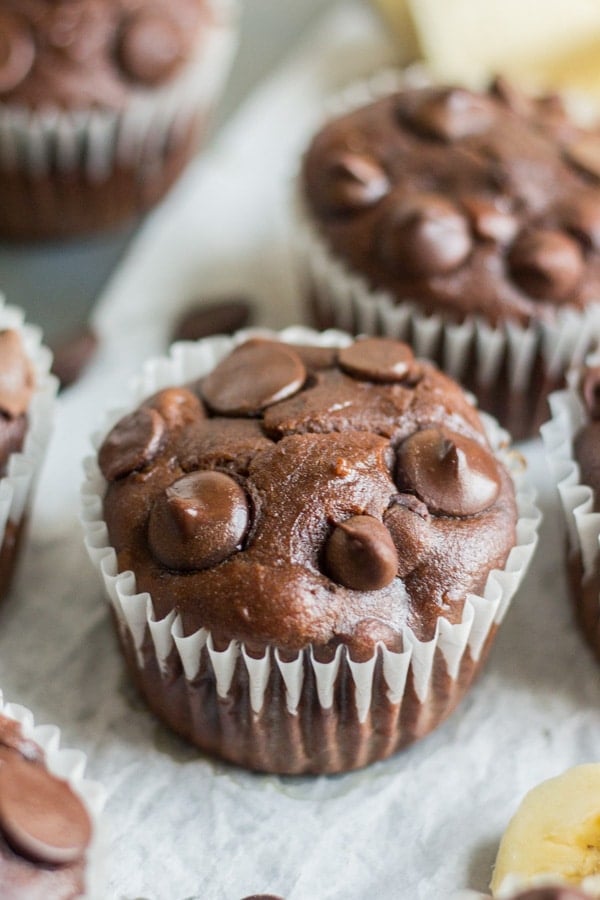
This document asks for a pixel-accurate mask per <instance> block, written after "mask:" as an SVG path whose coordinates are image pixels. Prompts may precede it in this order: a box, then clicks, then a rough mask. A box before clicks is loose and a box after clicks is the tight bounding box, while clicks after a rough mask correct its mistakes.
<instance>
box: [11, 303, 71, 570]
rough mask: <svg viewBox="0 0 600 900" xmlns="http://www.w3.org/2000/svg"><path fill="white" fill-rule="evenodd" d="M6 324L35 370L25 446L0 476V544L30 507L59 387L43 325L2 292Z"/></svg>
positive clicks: (14, 454) (12, 456) (50, 429)
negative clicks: (26, 321) (27, 320)
mask: <svg viewBox="0 0 600 900" xmlns="http://www.w3.org/2000/svg"><path fill="white" fill-rule="evenodd" d="M6 328H13V329H15V330H16V331H18V332H19V333H20V335H21V337H22V339H23V345H24V347H25V352H26V353H27V355H28V357H29V359H30V360H31V363H32V365H33V368H34V372H35V389H34V392H33V395H32V397H31V401H30V404H29V408H28V411H27V419H28V426H27V433H26V435H25V441H24V444H23V449H22V451H21V452H20V453H12V454H11V455H10V457H9V460H8V465H7V469H6V475H5V476H4V477H3V478H0V548H1V547H2V545H3V543H4V538H5V535H6V530H7V526H8V523H9V522H10V523H12V525H14V526H19V525H20V524H21V522H22V521H23V519H24V517H25V516H26V515H27V513H28V511H29V507H30V504H31V500H32V496H33V491H34V488H35V484H36V480H37V477H38V475H39V472H40V469H41V465H42V462H43V460H44V455H45V453H46V447H47V445H48V441H49V439H50V434H51V431H52V424H53V417H54V401H55V398H56V393H57V389H58V381H57V379H56V378H55V377H54V375H51V374H50V366H51V364H52V354H51V353H50V350H48V348H47V347H45V346H43V344H42V343H41V340H42V333H41V331H40V329H39V328H37V327H35V326H34V325H27V324H24V313H23V311H22V310H21V309H18V308H17V307H15V306H5V304H4V299H3V298H2V295H0V330H4V329H6ZM1 574H2V573H0V575H1Z"/></svg>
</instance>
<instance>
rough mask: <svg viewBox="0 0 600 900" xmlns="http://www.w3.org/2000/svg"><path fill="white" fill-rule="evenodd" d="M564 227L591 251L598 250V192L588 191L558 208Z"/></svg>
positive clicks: (599, 243) (599, 218) (599, 228)
mask: <svg viewBox="0 0 600 900" xmlns="http://www.w3.org/2000/svg"><path fill="white" fill-rule="evenodd" d="M559 215H560V217H561V218H562V223H563V225H564V227H565V228H566V229H567V231H569V232H570V233H571V234H572V235H574V237H576V238H577V240H579V241H581V243H582V244H583V245H584V246H585V247H587V248H591V249H593V250H596V251H597V250H600V192H599V191H595V190H594V191H593V190H591V189H590V190H589V191H586V192H585V193H583V194H578V195H576V196H573V197H570V198H569V199H568V200H565V201H564V203H562V204H561V206H560V208H559Z"/></svg>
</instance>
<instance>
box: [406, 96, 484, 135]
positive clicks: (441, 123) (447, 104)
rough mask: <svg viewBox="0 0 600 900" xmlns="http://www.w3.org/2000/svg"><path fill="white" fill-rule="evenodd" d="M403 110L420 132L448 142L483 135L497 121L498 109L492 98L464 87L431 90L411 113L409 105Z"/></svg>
mask: <svg viewBox="0 0 600 900" xmlns="http://www.w3.org/2000/svg"><path fill="white" fill-rule="evenodd" d="M399 112H400V116H401V118H403V119H408V121H409V123H410V124H411V125H412V126H413V127H414V128H415V129H416V130H417V131H419V132H421V133H422V134H425V135H426V136H428V137H434V138H438V139H440V140H442V141H448V142H450V141H459V140H461V138H466V137H470V136H471V135H475V134H481V132H482V131H487V129H488V128H489V127H490V126H491V125H492V123H493V121H494V108H493V106H492V104H491V103H490V101H489V100H488V98H487V97H484V96H480V95H478V94H473V93H471V91H467V90H464V89H463V88H441V89H440V90H438V91H434V92H432V91H431V90H428V91H427V92H426V93H424V94H423V99H422V101H421V102H417V103H416V105H414V106H413V108H412V110H410V112H409V113H408V115H406V112H407V111H406V109H405V108H402V107H401V108H400V110H399Z"/></svg>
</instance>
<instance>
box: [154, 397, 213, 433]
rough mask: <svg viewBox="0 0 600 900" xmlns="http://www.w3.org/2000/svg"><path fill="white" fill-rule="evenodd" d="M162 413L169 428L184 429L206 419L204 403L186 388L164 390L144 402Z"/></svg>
mask: <svg viewBox="0 0 600 900" xmlns="http://www.w3.org/2000/svg"><path fill="white" fill-rule="evenodd" d="M144 406H149V407H151V408H152V409H155V410H156V411H157V412H158V413H160V415H161V417H162V418H163V419H164V421H165V422H166V424H167V426H168V427H169V428H183V427H184V426H185V425H189V424H191V423H192V422H197V421H200V420H202V419H205V418H206V414H205V412H204V408H203V406H202V403H201V402H200V400H199V399H198V397H197V396H196V394H194V393H192V391H190V389H189V388H186V387H172V388H164V389H163V390H162V391H158V393H156V394H153V395H152V396H151V397H148V399H147V400H145V401H144Z"/></svg>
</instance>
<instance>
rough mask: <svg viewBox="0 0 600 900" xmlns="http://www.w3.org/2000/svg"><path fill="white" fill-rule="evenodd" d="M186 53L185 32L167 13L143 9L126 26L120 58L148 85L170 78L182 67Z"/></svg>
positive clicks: (128, 71) (127, 21)
mask: <svg viewBox="0 0 600 900" xmlns="http://www.w3.org/2000/svg"><path fill="white" fill-rule="evenodd" d="M183 52H184V48H183V40H182V35H181V32H180V31H179V29H178V28H177V26H176V25H175V23H174V22H173V20H172V19H171V17H170V16H169V15H168V14H167V13H164V12H158V11H156V10H142V11H139V12H137V13H134V14H132V15H131V16H130V17H129V18H128V19H127V20H126V22H125V24H124V25H123V28H122V30H121V34H120V39H119V47H118V59H119V62H120V64H121V67H122V68H123V70H124V71H125V72H126V73H127V75H129V77H130V78H132V79H134V80H135V81H140V82H141V83H142V84H145V85H157V84H160V83H161V82H163V81H166V80H167V79H168V78H169V77H170V76H171V75H172V74H173V72H174V71H175V70H176V69H177V67H178V66H179V64H180V62H181V60H182V57H183Z"/></svg>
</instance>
